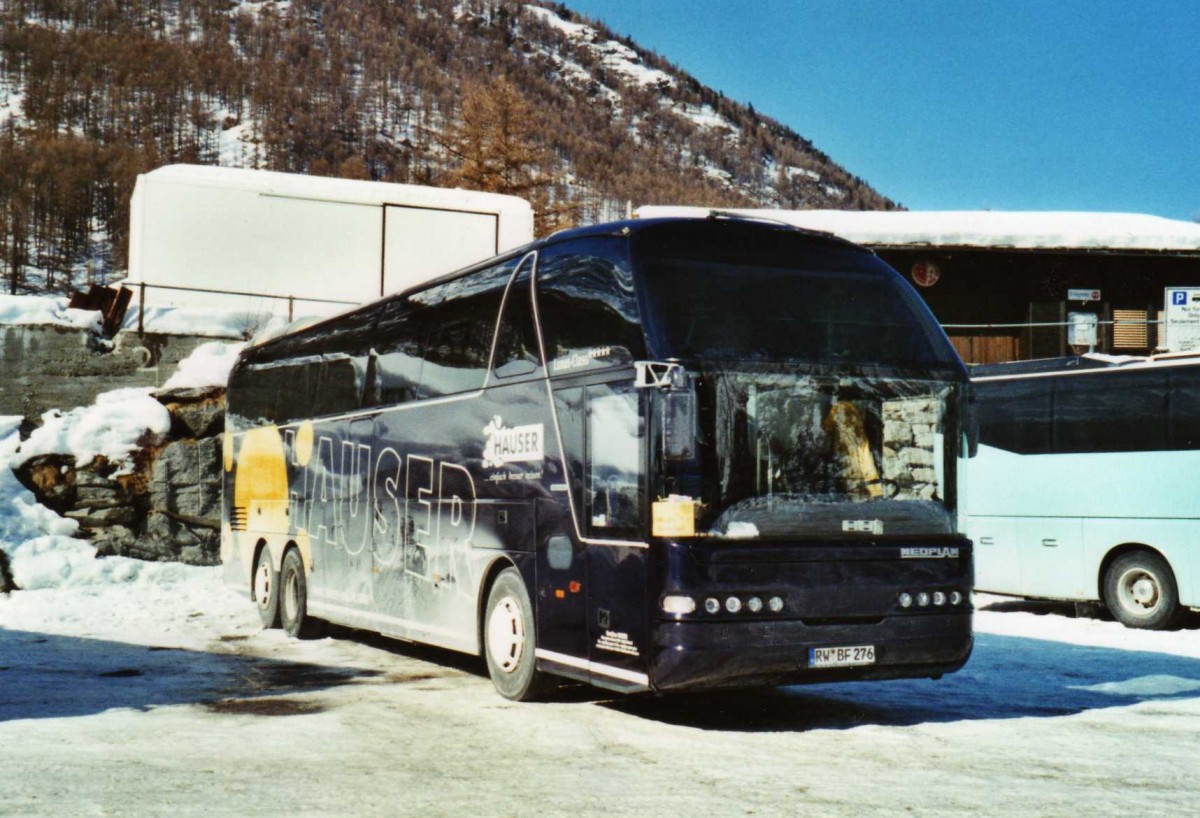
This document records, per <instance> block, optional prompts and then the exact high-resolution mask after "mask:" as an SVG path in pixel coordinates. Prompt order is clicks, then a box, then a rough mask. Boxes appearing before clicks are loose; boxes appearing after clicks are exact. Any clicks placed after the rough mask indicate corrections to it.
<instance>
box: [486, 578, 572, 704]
mask: <svg viewBox="0 0 1200 818" xmlns="http://www.w3.org/2000/svg"><path fill="white" fill-rule="evenodd" d="M482 630H483V653H484V657H485V658H486V659H487V666H488V675H489V676H491V677H492V684H494V685H495V686H496V690H498V691H499V692H500V695H501V696H503V697H504V698H506V699H511V700H513V701H518V702H528V701H536V700H537V699H542V698H545V697H546V696H548V695H549V694H550V693H551V692H552V691H553V690H554V687H555V684H554V680H553V679H551V678H550V677H549V676H548V675H547V674H545V673H542V672H541V671H539V670H538V669H537V662H536V659H535V658H534V645H535V644H536V640H535V638H534V624H533V604H532V603H531V602H530V600H529V592H528V591H526V590H525V582H524V581H523V580H522V579H521V575H520V573H518V572H517V569H516V568H505V569H504V570H503V571H501V572H500V575H499V576H497V577H496V582H495V583H494V584H493V585H492V589H491V591H490V592H489V593H488V600H487V606H486V608H485V609H484V615H483V629H482Z"/></svg>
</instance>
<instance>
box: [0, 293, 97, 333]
mask: <svg viewBox="0 0 1200 818" xmlns="http://www.w3.org/2000/svg"><path fill="white" fill-rule="evenodd" d="M68 303H69V300H68V299H66V298H62V297H55V296H42V295H0V324H17V325H23V326H53V327H72V328H74V329H87V330H93V331H95V332H99V331H100V327H101V323H102V319H101V316H100V313H99V312H98V311H95V310H74V309H71V308H70V307H68V306H67V304H68Z"/></svg>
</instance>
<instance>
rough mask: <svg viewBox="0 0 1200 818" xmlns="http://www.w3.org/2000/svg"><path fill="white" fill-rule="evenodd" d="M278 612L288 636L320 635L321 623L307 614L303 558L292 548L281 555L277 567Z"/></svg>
mask: <svg viewBox="0 0 1200 818" xmlns="http://www.w3.org/2000/svg"><path fill="white" fill-rule="evenodd" d="M279 614H280V619H281V620H282V622H283V629H284V630H285V631H287V634H288V636H293V637H296V638H297V639H312V638H314V637H317V636H320V634H321V631H322V630H323V627H322V626H323V624H324V623H322V622H321V621H320V620H319V619H314V618H313V617H311V616H309V614H308V579H307V577H305V575H304V560H302V559H301V558H300V552H299V551H297V550H295V549H294V548H293V549H291V550H290V551H288V552H287V553H286V554H284V555H283V567H281V568H280V569H279Z"/></svg>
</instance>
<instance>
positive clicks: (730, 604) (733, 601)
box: [725, 596, 742, 613]
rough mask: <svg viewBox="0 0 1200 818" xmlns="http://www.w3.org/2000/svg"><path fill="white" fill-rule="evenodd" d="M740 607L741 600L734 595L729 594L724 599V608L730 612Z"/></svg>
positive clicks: (735, 611)
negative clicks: (729, 595)
mask: <svg viewBox="0 0 1200 818" xmlns="http://www.w3.org/2000/svg"><path fill="white" fill-rule="evenodd" d="M741 609H742V601H741V600H740V599H738V598H737V597H736V596H731V597H729V598H728V599H726V600H725V610H727V611H729V612H730V613H737V612H738V611H740V610H741Z"/></svg>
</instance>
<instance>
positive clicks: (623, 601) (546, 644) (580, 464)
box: [537, 374, 648, 688]
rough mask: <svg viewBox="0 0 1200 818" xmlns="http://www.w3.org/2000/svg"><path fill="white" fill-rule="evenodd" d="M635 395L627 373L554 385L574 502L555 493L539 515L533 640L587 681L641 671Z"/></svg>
mask: <svg viewBox="0 0 1200 818" xmlns="http://www.w3.org/2000/svg"><path fill="white" fill-rule="evenodd" d="M610 377H611V376H610ZM641 400H642V397H641V394H640V392H639V391H636V390H635V389H634V386H633V377H632V374H629V375H628V376H625V375H623V376H622V377H620V379H619V380H609V381H606V382H604V383H595V384H588V385H586V386H572V387H568V388H560V389H557V390H556V391H555V408H556V410H557V415H558V420H559V428H560V430H561V432H562V441H563V450H564V455H565V460H566V462H567V472H568V474H567V477H568V482H569V494H570V499H571V502H572V503H573V504H574V509H573V510H572V509H570V508H569V507H568V506H567V505H566V501H567V498H566V497H565V496H563V497H562V500H563V502H562V504H561V505H560V506H559V507H560V508H561V509H562V512H561V514H560V515H559V517H558V518H553V517H551V516H550V515H548V514H546V513H545V512H543V513H542V514H540V516H539V521H538V525H539V532H538V534H539V549H538V561H537V585H538V603H539V604H538V643H539V647H541V648H542V649H543V651H551V652H553V653H555V654H560V655H563V656H566V657H570V658H571V659H574V660H576V661H578V662H581V663H582V662H583V661H584V660H586V668H587V670H588V673H589V678H590V679H591V681H593V682H595V683H597V684H601V685H608V686H612V687H617V688H623V687H628V686H631V685H633V686H636V685H637V684H638V682H637V681H636V680H637V679H638V678H639V677H641V678H644V674H645V665H644V659H643V656H644V655H645V651H646V644H645V640H646V627H647V625H646V588H647V576H646V566H647V556H648V553H647V552H648V549H647V547H646V545H645V544H644V542H643V538H642V536H641V532H642V529H643V519H644V516H645V513H644V512H645V485H646V479H645V466H644V463H645V430H644V424H643V421H642V417H643V415H642V412H641V411H640V401H641ZM560 488H561V490H562V494H563V495H565V494H566V493H567V489H568V485H567V484H562V485H561V486H560ZM568 515H569V516H568ZM559 661H562V659H560V660H559Z"/></svg>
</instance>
